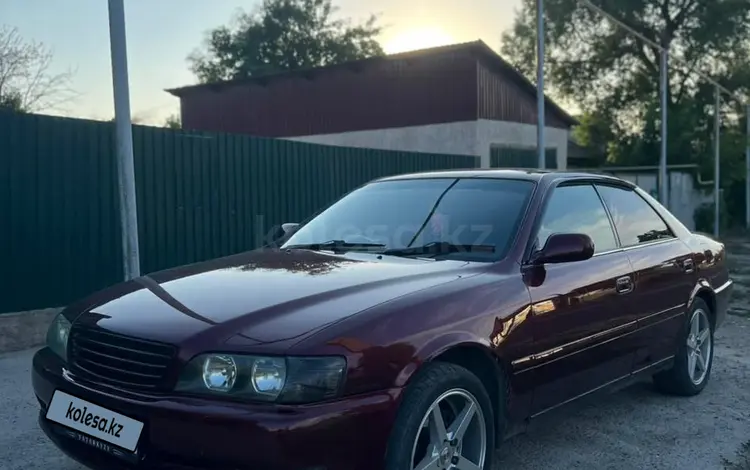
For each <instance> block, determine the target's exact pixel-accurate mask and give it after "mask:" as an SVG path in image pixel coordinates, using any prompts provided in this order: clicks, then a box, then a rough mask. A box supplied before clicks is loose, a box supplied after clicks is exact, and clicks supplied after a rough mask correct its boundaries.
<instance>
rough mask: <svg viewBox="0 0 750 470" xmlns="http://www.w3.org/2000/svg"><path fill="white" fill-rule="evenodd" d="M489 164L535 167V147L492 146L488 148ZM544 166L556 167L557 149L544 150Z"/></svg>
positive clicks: (500, 166) (547, 167) (494, 165)
mask: <svg viewBox="0 0 750 470" xmlns="http://www.w3.org/2000/svg"><path fill="white" fill-rule="evenodd" d="M490 166H491V167H492V168H537V167H538V159H537V153H536V149H529V148H516V147H500V146H497V147H492V148H491V149H490ZM544 167H545V168H546V169H548V170H556V169H557V149H553V148H551V149H547V150H546V151H545V163H544Z"/></svg>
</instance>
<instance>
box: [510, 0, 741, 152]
mask: <svg viewBox="0 0 750 470" xmlns="http://www.w3.org/2000/svg"><path fill="white" fill-rule="evenodd" d="M535 3H536V2H535V1H534V0H523V7H522V10H521V11H520V12H519V14H518V16H517V18H516V21H515V24H514V26H513V28H512V29H511V30H510V31H509V32H507V33H506V34H505V35H504V37H503V47H502V51H503V53H504V55H506V56H507V57H508V58H509V59H510V61H511V62H512V63H513V64H514V65H515V66H517V67H518V68H519V69H520V70H522V71H523V72H524V73H525V74H526V75H527V76H528V77H530V78H533V77H534V72H533V68H534V64H535V63H536V60H535V35H536V27H535ZM594 3H595V4H597V5H599V6H600V7H601V8H602V9H604V10H605V11H607V12H608V13H610V14H612V15H613V16H614V17H616V18H618V19H620V20H621V21H623V22H625V23H626V24H628V25H629V26H630V27H632V28H633V29H635V30H636V31H638V32H639V33H640V34H642V35H643V36H645V37H646V38H648V39H650V40H651V41H653V42H655V43H657V44H660V45H662V46H664V47H670V48H671V54H672V56H673V57H679V58H680V59H682V60H683V61H685V62H687V63H688V64H689V65H688V66H686V67H685V66H681V65H678V64H676V63H674V62H673V63H672V64H671V67H670V73H669V84H670V87H669V88H670V91H669V95H668V100H669V108H668V110H669V114H670V120H669V121H668V122H669V131H670V132H669V133H670V142H669V149H670V161H671V162H674V163H677V162H680V163H685V161H684V160H685V159H690V158H693V159H694V158H695V157H696V155H697V151H698V150H699V147H700V145H697V146H696V141H695V139H696V131H698V132H700V133H702V134H703V138H704V140H705V137H706V135H708V134H710V129H711V122H710V120H711V114H712V113H711V111H710V110H711V104H712V103H713V88H712V87H711V86H710V85H709V84H708V83H706V82H705V81H701V80H700V79H698V78H697V77H696V75H695V73H694V72H696V71H700V72H702V73H704V74H707V75H710V76H711V77H713V78H714V79H715V80H717V81H719V82H720V83H722V84H723V85H725V86H726V87H727V88H730V89H738V90H740V91H741V92H743V93H747V91H748V89H747V88H746V87H747V85H748V83H750V82H749V81H748V79H750V8H748V0H679V1H675V0H595V1H594ZM545 21H546V27H547V28H546V37H545V41H546V46H547V60H546V62H547V63H546V65H547V67H546V70H545V76H546V77H547V80H548V84H549V85H550V87H551V88H552V89H553V91H554V92H555V93H557V94H559V95H560V96H561V97H563V98H564V99H567V100H570V101H573V102H575V103H577V104H578V105H579V106H581V107H582V108H583V110H584V112H585V113H586V114H588V115H592V116H596V117H597V120H590V121H589V123H588V125H591V124H594V125H595V126H596V128H597V131H598V134H600V135H601V130H602V128H605V129H609V132H610V133H611V138H612V140H613V141H614V145H610V146H609V152H610V153H609V157H610V160H616V161H619V162H623V161H628V160H630V159H632V158H637V159H638V158H639V159H641V160H645V161H641V162H640V163H646V162H648V163H652V164H653V163H655V162H656V160H655V158H658V157H657V156H658V140H659V125H658V121H659V99H658V97H659V95H658V92H659V60H660V54H659V51H658V49H656V48H654V47H652V46H650V45H649V44H647V43H646V42H644V41H642V40H640V39H638V38H636V37H635V36H634V35H633V34H631V33H629V32H627V31H626V30H624V29H623V28H620V27H616V26H614V25H613V24H611V23H610V22H609V21H608V20H606V19H605V18H604V17H603V16H601V15H600V14H598V13H596V12H594V11H592V10H590V9H589V8H586V7H584V6H583V5H581V4H580V2H578V1H577V0H547V1H546V2H545ZM725 111H726V110H725ZM584 125H587V124H586V123H584ZM583 133H584V134H585V133H588V131H583ZM644 152H646V153H645V154H644ZM691 156H692V157H691ZM680 160H682V161H680Z"/></svg>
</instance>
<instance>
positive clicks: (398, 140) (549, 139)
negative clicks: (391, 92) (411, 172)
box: [288, 119, 568, 169]
mask: <svg viewBox="0 0 750 470" xmlns="http://www.w3.org/2000/svg"><path fill="white" fill-rule="evenodd" d="M288 139H289V140H297V141H302V142H310V143H315V144H325V145H337V146H343V147H364V148H374V149H383V150H402V151H410V152H431V153H448V154H459V155H476V156H479V157H480V160H481V166H482V168H489V167H490V148H491V147H492V146H493V145H499V146H514V147H521V148H536V126H534V125H530V124H519V123H514V122H505V121H490V120H486V119H482V120H478V121H466V122H452V123H447V124H430V125H425V126H413V127H400V128H391V129H376V130H367V131H352V132H342V133H339V134H320V135H310V136H299V137H289V138H288ZM545 141H546V147H547V148H550V147H552V148H556V149H557V167H558V168H559V169H565V168H566V167H567V161H568V131H567V130H565V129H556V128H551V127H548V128H546V132H545Z"/></svg>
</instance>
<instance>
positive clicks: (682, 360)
mask: <svg viewBox="0 0 750 470" xmlns="http://www.w3.org/2000/svg"><path fill="white" fill-rule="evenodd" d="M710 312H711V310H710V309H709V307H708V305H707V304H706V302H704V301H703V299H696V300H695V301H694V302H693V308H692V310H691V312H690V315H689V316H688V320H687V323H686V325H685V327H684V331H683V333H682V336H681V341H680V345H679V347H678V351H677V356H675V359H674V365H673V366H672V368H671V369H670V370H667V371H664V372H661V373H659V374H657V375H655V376H654V383H655V384H656V387H657V388H658V389H659V390H660V391H662V392H665V393H670V394H674V395H682V396H692V395H697V394H698V393H700V392H701V390H703V389H704V388H705V386H706V384H707V383H708V380H709V378H710V377H711V366H712V365H713V358H714V327H713V323H712V322H711V317H710Z"/></svg>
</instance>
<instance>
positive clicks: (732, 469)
mask: <svg viewBox="0 0 750 470" xmlns="http://www.w3.org/2000/svg"><path fill="white" fill-rule="evenodd" d="M723 463H724V468H725V469H726V470H750V441H748V442H746V443H744V444H743V445H742V448H741V449H740V450H739V452H737V456H736V457H735V458H734V459H731V460H730V459H723Z"/></svg>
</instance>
